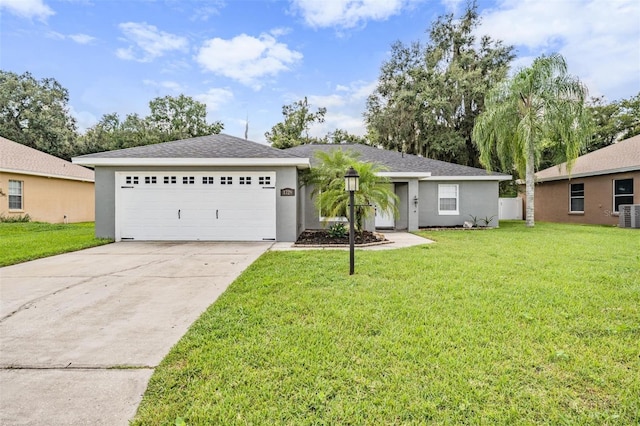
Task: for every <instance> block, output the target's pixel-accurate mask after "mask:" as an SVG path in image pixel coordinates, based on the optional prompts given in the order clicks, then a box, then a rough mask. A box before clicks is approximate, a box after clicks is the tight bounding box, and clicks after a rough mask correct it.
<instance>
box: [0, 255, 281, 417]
mask: <svg viewBox="0 0 640 426" xmlns="http://www.w3.org/2000/svg"><path fill="white" fill-rule="evenodd" d="M271 245H272V243H209V242H194V243H161V242H158V243H139V242H126V243H115V244H109V245H106V246H102V247H96V248H92V249H88V250H83V251H79V252H75V253H68V254H64V255H60V256H54V257H50V258H46V259H40V260H35V261H32V262H27V263H22V264H19V265H14V266H9V267H5V268H0V424H2V425H126V424H128V420H129V419H131V418H132V417H133V415H134V414H135V412H136V409H137V407H138V405H139V403H140V401H141V399H142V395H143V393H144V391H145V389H146V387H147V383H148V381H149V378H150V377H151V374H152V373H153V369H154V368H155V367H156V366H157V365H158V363H159V362H160V361H161V360H162V359H163V358H164V356H165V355H166V354H167V352H168V351H169V349H170V348H171V347H172V346H173V345H174V344H175V343H176V342H177V341H178V340H179V339H180V337H182V335H183V334H184V333H185V332H186V331H187V329H188V327H189V326H190V325H191V324H192V323H193V321H195V320H196V319H197V318H198V316H200V314H201V313H202V312H203V311H204V310H205V309H206V308H207V307H208V306H209V305H210V304H211V303H213V302H214V301H215V300H216V298H217V297H218V296H219V295H220V294H221V293H222V292H223V291H224V290H225V289H226V288H227V286H228V285H229V284H230V283H231V282H232V281H233V280H234V279H235V278H236V277H237V276H238V275H239V274H240V273H241V272H242V271H243V270H244V269H245V268H246V267H247V266H249V265H250V264H251V263H252V262H253V261H254V260H255V259H257V258H258V257H259V256H260V255H261V254H262V253H264V252H265V251H266V250H268V249H269V247H270V246H271Z"/></svg>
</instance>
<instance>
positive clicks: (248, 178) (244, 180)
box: [240, 176, 251, 185]
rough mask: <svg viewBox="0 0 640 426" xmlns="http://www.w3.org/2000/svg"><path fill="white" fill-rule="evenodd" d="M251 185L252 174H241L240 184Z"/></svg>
mask: <svg viewBox="0 0 640 426" xmlns="http://www.w3.org/2000/svg"><path fill="white" fill-rule="evenodd" d="M245 184H246V185H251V176H246V177H245V176H240V185H245Z"/></svg>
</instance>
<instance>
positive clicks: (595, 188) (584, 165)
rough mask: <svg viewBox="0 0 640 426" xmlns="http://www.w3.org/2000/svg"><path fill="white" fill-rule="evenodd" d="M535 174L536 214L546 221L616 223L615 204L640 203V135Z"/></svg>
mask: <svg viewBox="0 0 640 426" xmlns="http://www.w3.org/2000/svg"><path fill="white" fill-rule="evenodd" d="M566 166H567V164H566V163H562V164H560V165H559V166H553V167H549V168H548V169H545V170H541V171H539V172H538V173H536V181H537V183H536V192H535V217H536V220H540V221H547V222H572V223H587V224H602V225H616V224H618V206H620V205H621V204H640V135H638V136H634V137H632V138H629V139H625V140H623V141H620V142H617V143H615V144H613V145H609V146H607V147H604V148H601V149H599V150H597V151H593V152H590V153H588V154H585V155H583V156H580V157H578V158H577V159H576V161H575V163H574V165H573V168H572V169H571V174H570V175H569V173H568V172H567V167H566Z"/></svg>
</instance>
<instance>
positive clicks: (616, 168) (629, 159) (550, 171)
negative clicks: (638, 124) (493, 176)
mask: <svg viewBox="0 0 640 426" xmlns="http://www.w3.org/2000/svg"><path fill="white" fill-rule="evenodd" d="M633 170H640V135H638V136H633V137H631V138H629V139H625V140H623V141H620V142H617V143H614V144H613V145H609V146H606V147H604V148H601V149H599V150H597V151H593V152H590V153H588V154H585V155H582V156H580V157H578V158H577V159H576V161H575V163H573V168H572V169H571V177H572V178H578V177H585V176H596V175H606V174H610V173H622V172H628V171H633ZM568 178H569V173H568V172H567V163H562V164H560V165H558V166H552V167H549V168H547V169H544V170H540V171H539V172H538V173H536V179H537V180H538V182H544V181H550V180H561V179H568Z"/></svg>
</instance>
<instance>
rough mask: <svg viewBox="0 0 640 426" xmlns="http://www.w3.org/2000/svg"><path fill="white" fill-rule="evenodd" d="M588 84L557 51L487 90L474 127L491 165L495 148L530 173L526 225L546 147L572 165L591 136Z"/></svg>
mask: <svg viewBox="0 0 640 426" xmlns="http://www.w3.org/2000/svg"><path fill="white" fill-rule="evenodd" d="M586 96H587V89H586V87H585V86H584V85H583V84H582V83H581V82H580V80H578V79H577V78H576V77H573V76H571V75H569V74H567V64H566V62H565V60H564V58H563V57H562V56H560V55H558V54H554V55H551V56H541V57H539V58H537V59H536V60H534V62H533V64H532V65H531V67H529V68H524V69H522V70H520V71H519V72H518V73H517V74H516V75H515V76H514V77H513V78H511V79H508V80H505V81H504V82H502V83H501V84H499V85H498V86H496V87H495V88H494V89H493V90H491V92H490V93H489V94H488V95H487V98H486V100H485V105H486V110H485V111H484V112H483V113H482V114H480V116H479V117H478V119H477V120H476V124H475V127H474V129H473V139H474V141H475V143H476V144H477V145H478V148H479V150H480V160H481V162H482V164H484V165H485V166H486V167H487V169H489V170H491V168H492V166H493V164H492V158H493V154H494V153H496V154H497V156H498V158H499V159H500V161H501V164H502V166H503V168H505V169H511V168H513V169H515V170H517V171H518V173H519V175H520V176H521V177H523V176H524V177H525V182H526V198H527V214H526V216H527V226H534V224H535V221H534V191H535V186H534V185H535V182H534V173H535V168H536V165H537V164H538V162H539V160H540V155H541V152H542V151H543V150H544V149H548V150H552V151H553V152H557V153H561V154H562V155H563V157H564V160H565V161H567V168H568V169H569V171H570V170H571V166H572V163H573V161H574V160H575V159H576V158H577V157H578V154H579V152H580V149H581V148H582V147H583V146H586V144H587V143H588V141H589V138H590V136H591V125H590V116H589V114H588V111H587V108H586V106H585V100H586Z"/></svg>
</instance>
